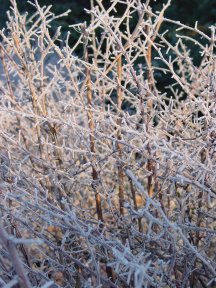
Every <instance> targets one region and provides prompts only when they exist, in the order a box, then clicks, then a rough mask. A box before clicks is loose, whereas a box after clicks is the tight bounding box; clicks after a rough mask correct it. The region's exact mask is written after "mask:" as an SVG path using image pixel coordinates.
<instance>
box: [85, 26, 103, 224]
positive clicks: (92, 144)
mask: <svg viewBox="0 0 216 288" xmlns="http://www.w3.org/2000/svg"><path fill="white" fill-rule="evenodd" d="M83 39H84V60H85V61H86V63H88V62H89V56H88V33H87V31H86V27H85V24H84V25H83ZM86 87H87V100H88V110H87V114H88V123H89V129H90V133H89V140H90V151H91V157H92V179H93V182H92V187H93V189H94V192H95V201H96V211H97V216H98V220H100V221H103V212H102V206H101V196H100V192H99V186H98V184H99V176H98V172H97V170H96V159H95V136H94V134H95V124H94V114H93V111H92V109H93V103H92V88H91V73H90V69H89V68H88V67H86Z"/></svg>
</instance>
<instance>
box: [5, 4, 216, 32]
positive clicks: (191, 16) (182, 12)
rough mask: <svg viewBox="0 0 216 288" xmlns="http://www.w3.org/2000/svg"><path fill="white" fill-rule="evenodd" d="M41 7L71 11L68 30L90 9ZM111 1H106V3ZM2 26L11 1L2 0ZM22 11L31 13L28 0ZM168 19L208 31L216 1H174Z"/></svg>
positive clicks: (64, 22) (81, 6)
mask: <svg viewBox="0 0 216 288" xmlns="http://www.w3.org/2000/svg"><path fill="white" fill-rule="evenodd" d="M38 2H39V4H40V5H51V4H52V5H53V11H54V12H55V13H61V12H63V11H65V10H67V9H71V10H72V13H71V15H70V16H69V17H67V18H66V19H64V20H63V19H61V20H59V22H60V23H59V25H62V26H63V28H66V26H67V24H72V23H78V22H80V21H83V20H87V18H88V17H87V16H86V13H85V12H84V10H83V9H84V8H89V3H90V1H89V0H60V1H59V0H38ZM105 2H106V3H108V4H109V2H110V1H108V0H106V1H104V3H105ZM143 2H145V1H144V0H143ZM164 2H165V1H161V0H160V1H156V3H155V2H154V1H152V3H153V5H158V6H161V3H164ZM0 3H1V4H0V11H1V18H0V25H1V27H2V26H3V25H4V23H5V21H6V18H7V17H6V13H5V12H6V11H7V10H8V9H9V7H10V1H9V0H0ZM17 3H18V5H19V8H20V10H21V11H25V10H27V11H29V12H31V10H32V7H31V6H30V5H29V4H27V0H17ZM167 17H170V18H173V19H176V20H177V19H178V20H180V21H182V22H184V23H185V24H190V25H193V23H194V22H195V21H196V20H198V21H199V24H200V25H203V26H204V27H203V29H206V28H207V27H208V26H209V25H212V24H215V22H216V0H190V1H188V0H172V5H171V7H170V8H169V10H168V12H167Z"/></svg>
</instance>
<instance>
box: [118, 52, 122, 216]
mask: <svg viewBox="0 0 216 288" xmlns="http://www.w3.org/2000/svg"><path fill="white" fill-rule="evenodd" d="M117 77H118V87H117V107H118V113H119V117H118V119H117V126H118V128H117V140H121V139H122V135H121V122H122V117H121V106H122V100H123V93H122V89H121V82H122V57H119V58H118V60H117ZM117 150H118V157H119V163H118V182H119V210H120V214H121V215H124V208H123V207H124V171H123V164H122V144H121V143H120V142H119V141H118V142H117Z"/></svg>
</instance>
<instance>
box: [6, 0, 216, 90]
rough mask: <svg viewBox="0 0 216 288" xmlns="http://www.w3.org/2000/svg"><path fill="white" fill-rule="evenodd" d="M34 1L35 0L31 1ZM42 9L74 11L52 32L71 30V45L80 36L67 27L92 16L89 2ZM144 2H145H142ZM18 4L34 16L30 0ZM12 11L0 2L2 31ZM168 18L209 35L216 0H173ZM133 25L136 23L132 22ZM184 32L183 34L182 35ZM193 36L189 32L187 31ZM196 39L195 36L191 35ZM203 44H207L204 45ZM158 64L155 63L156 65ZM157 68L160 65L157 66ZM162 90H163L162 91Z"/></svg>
mask: <svg viewBox="0 0 216 288" xmlns="http://www.w3.org/2000/svg"><path fill="white" fill-rule="evenodd" d="M32 1H33V0H32ZM38 2H39V4H40V5H41V6H43V5H53V7H52V11H53V12H54V13H55V14H61V13H63V12H65V11H66V10H67V9H71V10H72V12H71V13H70V14H69V16H68V17H63V18H59V19H58V20H56V21H54V22H53V23H52V27H51V33H52V32H53V33H55V30H56V28H57V27H58V26H62V30H61V31H62V36H63V37H64V35H66V32H67V31H68V30H70V32H71V38H70V44H71V46H72V45H73V43H75V42H76V40H77V39H78V37H79V36H80V35H79V34H78V33H77V32H76V31H75V30H74V29H72V28H69V27H68V25H71V24H76V23H80V22H83V21H87V22H88V21H89V19H90V16H89V15H88V14H87V13H86V12H85V11H84V8H87V9H88V8H90V0H60V1H59V0H38ZM142 2H143V3H145V2H146V0H142ZM165 2H167V1H165V0H157V1H153V0H152V1H151V3H152V5H153V6H154V7H153V8H154V9H155V10H160V8H161V7H162V5H163V3H165ZM103 3H104V4H105V5H107V6H109V4H110V1H109V0H104V1H103ZM17 4H18V7H19V10H20V11H21V12H25V11H28V13H29V14H31V13H32V12H33V11H34V7H33V6H32V5H30V4H28V3H27V0H17ZM9 8H10V1H9V0H0V11H1V17H0V28H2V27H4V26H5V22H6V20H7V14H6V11H7V10H8V9H9ZM123 10H124V5H119V9H118V13H121V11H123ZM165 16H166V17H167V18H170V19H174V20H179V21H181V22H182V23H184V24H187V25H192V26H194V24H195V22H196V21H198V28H199V29H200V30H202V31H203V32H205V33H207V34H208V33H210V30H209V26H211V25H213V24H215V23H216V0H172V4H171V6H170V7H169V9H168V10H167V11H166V15H165ZM136 21H137V19H134V25H136ZM132 24H133V23H132ZM174 28H176V27H172V26H171V25H169V24H166V23H164V24H163V25H162V29H164V30H167V29H168V33H167V34H166V37H168V40H169V41H170V42H171V43H172V42H174V41H175V40H176V39H175V32H174V31H175V30H174ZM180 33H181V32H180ZM185 33H190V32H185V31H184V34H185ZM188 36H193V37H196V35H190V34H188ZM203 44H204V43H203ZM187 45H188V48H189V49H190V50H191V52H190V55H191V57H192V58H193V59H194V63H195V64H199V60H200V54H199V51H198V49H194V47H193V46H192V45H191V43H187ZM76 53H78V54H80V55H82V53H83V51H82V48H81V50H80V51H79V50H76ZM153 64H154V65H155V63H153ZM156 65H157V64H156ZM156 81H157V83H158V86H161V89H162V90H164V87H166V86H167V85H169V84H171V79H170V77H169V76H164V75H163V77H162V76H160V75H159V76H158V77H157V75H156ZM162 87H163V88H162Z"/></svg>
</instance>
